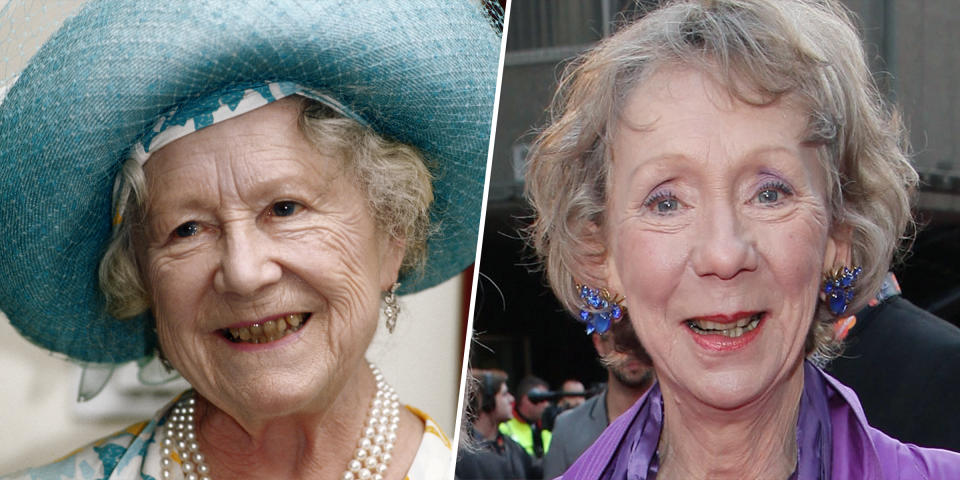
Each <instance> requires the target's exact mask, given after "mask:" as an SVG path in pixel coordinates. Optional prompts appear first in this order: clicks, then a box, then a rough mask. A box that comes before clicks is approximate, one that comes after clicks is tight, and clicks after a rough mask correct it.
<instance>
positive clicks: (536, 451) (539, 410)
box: [499, 375, 551, 471]
mask: <svg viewBox="0 0 960 480" xmlns="http://www.w3.org/2000/svg"><path fill="white" fill-rule="evenodd" d="M549 389H550V385H549V384H548V383H547V382H546V381H544V380H543V379H541V378H538V377H535V376H533V375H528V376H526V377H524V378H523V379H522V380H520V383H519V384H518V385H517V398H518V400H517V403H516V405H514V409H513V418H511V419H510V420H507V421H506V422H503V423H501V424H500V427H499V428H500V433H502V434H504V435H506V436H508V437H510V438H512V439H513V441H515V442H517V443H519V444H520V446H521V447H523V449H524V450H526V452H527V455H530V458H531V460H532V463H533V466H534V470H537V471H541V469H542V468H543V455H544V454H545V453H547V450H548V449H549V448H550V436H551V434H550V430H545V429H544V428H543V426H542V425H541V423H540V419H541V417H542V416H543V411H544V410H546V408H547V406H548V405H549V404H550V402H549V400H548V398H547V392H548V390H549Z"/></svg>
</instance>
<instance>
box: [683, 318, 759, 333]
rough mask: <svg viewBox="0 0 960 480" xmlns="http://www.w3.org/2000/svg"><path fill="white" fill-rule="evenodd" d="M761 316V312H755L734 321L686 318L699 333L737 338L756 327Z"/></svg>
mask: <svg viewBox="0 0 960 480" xmlns="http://www.w3.org/2000/svg"><path fill="white" fill-rule="evenodd" d="M761 318H763V312H760V313H755V314H753V315H751V316H749V317H746V318H741V319H739V320H737V321H736V322H730V323H717V322H710V321H707V320H699V319H693V320H688V321H687V325H688V326H689V327H690V328H691V329H692V330H693V331H694V332H697V333H699V334H700V335H716V334H720V335H723V336H725V337H729V338H737V337H740V336H741V335H743V334H744V333H747V332H749V331H751V330H753V329H754V328H757V325H759V324H760V319H761Z"/></svg>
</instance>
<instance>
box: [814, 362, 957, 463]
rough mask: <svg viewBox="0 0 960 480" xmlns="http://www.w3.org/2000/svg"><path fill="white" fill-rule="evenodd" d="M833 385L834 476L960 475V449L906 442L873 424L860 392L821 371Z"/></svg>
mask: <svg viewBox="0 0 960 480" xmlns="http://www.w3.org/2000/svg"><path fill="white" fill-rule="evenodd" d="M820 374H821V375H822V378H824V379H825V381H826V384H827V385H828V387H829V389H828V390H827V392H826V395H827V400H828V402H829V405H830V406H829V410H830V413H829V414H830V417H831V426H832V428H833V452H834V457H835V458H834V459H833V474H834V478H864V475H865V473H867V472H874V473H875V475H877V476H876V477H873V476H869V477H868V478H903V479H911V480H912V479H923V480H927V479H930V480H932V479H940V478H960V453H956V452H951V451H948V450H940V449H936V448H922V447H918V446H916V445H912V444H909V443H902V442H900V441H899V440H896V439H894V438H892V437H890V436H889V435H887V434H885V433H883V432H882V431H880V430H878V429H876V428H874V427H872V426H870V425H869V424H868V423H867V419H866V416H865V415H864V413H863V409H862V407H861V406H860V402H859V400H858V399H857V396H856V394H855V393H854V392H853V390H851V389H850V388H849V387H847V386H845V385H843V384H841V383H839V382H838V381H836V380H835V379H833V378H831V377H830V376H829V375H826V374H824V373H823V372H820Z"/></svg>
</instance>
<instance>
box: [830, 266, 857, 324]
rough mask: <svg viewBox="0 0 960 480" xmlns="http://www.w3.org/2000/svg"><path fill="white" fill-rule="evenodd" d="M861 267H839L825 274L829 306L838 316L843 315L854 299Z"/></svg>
mask: <svg viewBox="0 0 960 480" xmlns="http://www.w3.org/2000/svg"><path fill="white" fill-rule="evenodd" d="M861 271H862V269H861V268H860V267H854V269H853V270H850V269H849V268H847V267H838V268H837V269H836V270H834V271H833V273H828V274H826V275H824V278H823V293H824V294H826V296H827V306H828V307H829V308H830V312H831V313H833V314H834V315H836V316H840V315H843V314H844V312H846V311H847V306H848V305H850V302H851V301H853V294H854V288H853V287H854V284H855V283H857V279H858V278H860V272H861Z"/></svg>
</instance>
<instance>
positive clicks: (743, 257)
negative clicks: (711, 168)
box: [693, 202, 757, 280]
mask: <svg viewBox="0 0 960 480" xmlns="http://www.w3.org/2000/svg"><path fill="white" fill-rule="evenodd" d="M698 220H699V222H700V224H701V228H700V229H699V230H698V237H699V238H697V239H696V246H695V250H694V253H693V268H694V271H695V272H696V273H697V275H700V276H702V277H703V276H715V277H718V278H720V279H722V280H729V279H731V278H733V277H735V276H736V275H737V274H739V273H740V272H742V271H752V270H755V269H756V267H757V252H756V249H755V244H754V239H753V238H752V235H751V234H750V232H749V231H748V228H747V225H746V223H747V220H742V219H740V218H739V217H738V216H737V212H736V211H735V209H734V208H733V207H732V206H731V205H729V204H727V203H726V202H717V203H716V204H715V205H714V206H712V208H707V209H704V210H702V211H701V218H699V219H698Z"/></svg>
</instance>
